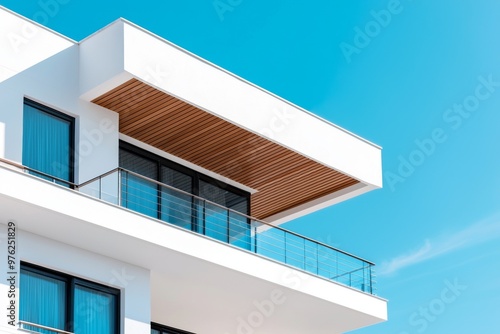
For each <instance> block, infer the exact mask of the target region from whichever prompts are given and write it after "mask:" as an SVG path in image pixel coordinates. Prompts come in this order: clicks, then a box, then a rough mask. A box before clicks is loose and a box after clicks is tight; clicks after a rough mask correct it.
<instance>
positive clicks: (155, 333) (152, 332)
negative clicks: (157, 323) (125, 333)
mask: <svg viewBox="0 0 500 334" xmlns="http://www.w3.org/2000/svg"><path fill="white" fill-rule="evenodd" d="M151 334H161V332H160V331H158V330H156V329H152V330H151Z"/></svg>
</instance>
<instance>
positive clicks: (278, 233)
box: [255, 225, 286, 263]
mask: <svg viewBox="0 0 500 334" xmlns="http://www.w3.org/2000/svg"><path fill="white" fill-rule="evenodd" d="M255 233H256V235H255V242H256V253H257V254H260V255H263V256H266V257H269V258H271V259H274V260H277V261H280V262H285V263H286V244H285V242H286V240H285V232H284V231H282V230H279V229H275V228H271V227H269V226H266V225H260V226H258V227H257V229H256V232H255Z"/></svg>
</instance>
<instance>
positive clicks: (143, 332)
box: [0, 8, 387, 334]
mask: <svg viewBox="0 0 500 334" xmlns="http://www.w3.org/2000/svg"><path fill="white" fill-rule="evenodd" d="M0 36H1V39H0V101H1V107H0V158H1V160H0V223H1V225H0V229H1V231H0V238H1V242H0V252H1V254H3V256H2V260H0V268H1V270H2V273H3V275H4V277H5V278H4V279H3V280H2V283H1V284H0V296H1V298H0V300H2V307H1V309H2V310H4V311H3V312H4V314H3V315H2V317H1V319H3V320H2V321H1V322H0V333H17V332H26V331H29V330H32V331H34V332H37V333H38V332H42V333H66V332H70V333H71V332H75V333H82V334H83V333H91V334H101V333H110V334H114V333H125V334H149V333H199V334H221V333H223V334H233V333H234V334H252V333H255V334H281V333H286V334H306V333H307V334H310V333H314V334H326V333H328V334H332V333H344V332H348V331H351V330H354V329H357V328H361V327H364V326H368V325H372V324H376V323H379V322H382V321H384V320H386V319H387V303H386V301H385V300H384V299H381V298H379V297H377V296H376V295H375V294H374V287H373V284H374V281H373V268H372V267H373V264H371V263H370V262H368V261H365V260H362V259H360V258H357V257H355V256H353V255H350V254H347V253H345V252H342V251H341V250H337V249H334V248H331V247H329V246H327V245H324V244H322V243H320V242H316V241H314V240H310V239H307V238H305V237H302V236H300V235H297V234H294V233H291V232H288V231H286V230H283V229H282V228H280V227H279V225H281V224H282V223H284V222H286V221H289V220H291V219H293V218H296V217H299V216H302V215H306V214H308V213H311V212H313V211H316V210H319V209H321V208H324V207H327V206H330V205H334V204H336V203H338V202H341V201H344V200H346V199H349V198H351V197H354V196H357V195H359V194H362V193H365V192H367V191H370V190H372V189H375V188H379V187H381V185H382V178H381V150H380V148H379V147H377V146H376V145H374V144H371V143H369V142H367V141H366V140H364V139H362V138H360V137H358V136H356V135H354V134H352V133H349V132H348V131H346V130H344V129H342V128H339V127H338V126H336V125H334V124H331V123H329V122H328V121H325V120H323V119H321V118H318V117H317V116H315V115H313V114H311V113H309V112H307V111H306V110H303V109H301V108H299V107H297V106H295V105H293V104H291V103H289V102H287V101H285V100H283V99H281V98H279V97H278V96H275V95H273V94H271V93H269V92H267V91H265V90H263V89H261V88H259V87H257V86H255V85H253V84H251V83H249V82H247V81H245V80H244V79H241V78H239V77H237V76H235V75H233V74H231V73H228V72H227V71H225V70H223V69H221V68H219V67H217V66H215V65H213V64H211V63H208V62H207V61H205V60H203V59H200V58H199V57H197V56H196V55H193V54H191V53H189V52H187V51H185V50H183V49H181V48H179V47H177V46H175V45H173V44H171V43H169V42H168V41H165V40H163V39H161V38H159V37H158V36H155V35H153V34H151V33H149V32H147V31H145V30H143V29H141V28H140V27H137V26H135V25H134V24H132V23H130V22H127V21H125V20H122V19H120V20H117V21H115V22H114V23H112V24H110V25H109V26H107V27H106V28H104V29H102V30H100V31H98V32H97V33H95V34H93V35H92V36H90V37H88V38H86V39H85V40H83V41H81V42H75V41H72V40H70V39H68V38H66V37H64V36H61V35H60V34H58V33H55V32H53V31H50V30H48V29H46V28H44V27H42V26H40V25H38V24H36V23H34V22H32V21H30V20H28V19H26V18H23V17H20V16H19V15H17V14H15V13H13V12H10V11H9V10H7V9H5V8H0ZM46 327H48V328H49V329H47V328H46ZM19 328H21V329H19ZM44 328H45V329H44ZM50 328H52V330H50Z"/></svg>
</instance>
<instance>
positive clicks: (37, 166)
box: [23, 99, 75, 185]
mask: <svg viewBox="0 0 500 334" xmlns="http://www.w3.org/2000/svg"><path fill="white" fill-rule="evenodd" d="M74 147H75V119H74V118H73V117H71V116H68V115H66V114H63V113H61V112H58V111H56V110H54V109H52V108H49V107H47V106H44V105H42V104H40V103H37V102H34V101H31V100H29V99H24V110H23V165H25V166H26V167H29V168H31V169H33V170H35V171H38V172H40V173H36V172H32V174H34V175H37V176H39V177H42V178H45V179H48V180H50V181H55V182H56V183H59V184H61V185H70V184H71V183H73V182H74V152H75V150H74ZM56 179H58V180H62V181H57V180H56ZM64 181H67V183H66V182H64Z"/></svg>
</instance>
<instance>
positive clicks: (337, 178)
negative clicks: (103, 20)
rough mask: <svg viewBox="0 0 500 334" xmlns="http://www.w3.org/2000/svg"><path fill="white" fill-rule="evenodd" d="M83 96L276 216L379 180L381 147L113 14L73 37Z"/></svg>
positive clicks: (130, 132)
mask: <svg viewBox="0 0 500 334" xmlns="http://www.w3.org/2000/svg"><path fill="white" fill-rule="evenodd" d="M80 49H81V51H80V52H81V53H80V64H81V65H80V86H81V96H82V98H83V99H85V100H88V101H92V102H94V103H96V104H98V105H100V106H102V107H105V108H108V109H110V110H113V111H115V112H117V113H118V114H119V122H120V132H121V133H122V134H124V135H126V136H128V137H131V138H134V139H135V140H139V141H141V142H143V143H145V144H148V145H150V146H153V147H155V148H157V149H160V150H162V151H164V152H167V153H169V154H171V155H174V156H176V157H179V158H181V159H183V160H185V161H188V162H189V163H192V164H195V165H197V166H200V167H202V168H204V169H206V170H210V171H211V172H213V173H216V174H218V175H220V176H221V177H222V178H223V179H229V180H232V181H235V182H237V183H239V184H243V185H245V186H246V187H248V188H251V189H254V190H255V192H254V193H253V194H252V198H251V214H252V215H253V216H255V217H256V218H259V219H264V220H267V221H269V222H275V223H282V222H284V221H287V220H290V219H292V218H295V217H298V216H301V215H303V214H306V213H308V212H311V211H315V210H318V209H320V208H323V207H326V206H329V205H332V204H335V203H337V202H340V201H342V200H345V199H347V198H350V197H353V196H355V195H358V194H361V193H364V192H366V191H369V190H371V189H374V188H378V187H381V185H382V180H381V149H380V147H378V146H376V145H374V144H372V143H369V142H367V141H366V140H364V139H362V138H360V137H358V136H356V135H353V134H352V133H349V132H348V131H346V130H344V129H342V128H339V127H337V126H335V125H334V124H331V123H329V122H327V121H325V120H323V119H320V118H318V117H316V116H315V115H313V114H311V113H309V112H307V111H306V110H304V109H301V108H299V107H297V106H295V105H293V104H291V103H290V102H287V101H285V100H283V99H281V98H279V97H277V96H275V95H273V94H271V93H269V92H267V91H265V90H263V89H261V88H259V87H257V86H255V85H253V84H251V83H249V82H247V81H245V80H243V79H241V78H239V77H236V76H235V75H233V74H231V73H229V72H227V71H225V70H223V69H221V68H219V67H217V66H215V65H213V64H211V63H208V62H207V61H205V60H203V59H200V58H199V57H197V56H195V55H193V54H191V53H189V52H187V51H185V50H183V49H180V48H179V47H177V46H175V45H172V44H171V43H169V42H167V41H165V40H163V39H161V38H159V37H157V36H155V35H153V34H151V33H149V32H147V31H144V30H143V29H141V28H139V27H137V26H135V25H133V24H131V23H129V22H126V21H125V20H118V21H116V22H114V23H113V24H111V25H110V26H108V27H106V28H104V29H103V30H101V31H99V32H97V33H96V34H94V35H92V36H90V37H89V38H87V39H85V40H84V41H82V42H81V43H80Z"/></svg>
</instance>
